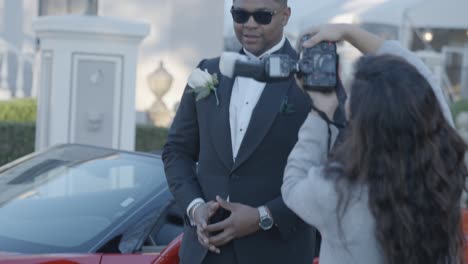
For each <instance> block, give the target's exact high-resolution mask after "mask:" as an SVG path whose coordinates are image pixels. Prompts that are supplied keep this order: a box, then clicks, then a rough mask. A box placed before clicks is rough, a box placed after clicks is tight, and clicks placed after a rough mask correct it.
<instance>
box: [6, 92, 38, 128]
mask: <svg viewBox="0 0 468 264" xmlns="http://www.w3.org/2000/svg"><path fill="white" fill-rule="evenodd" d="M36 112H37V103H36V100H35V99H30V98H25V99H14V100H8V101H0V121H11V122H35V121H36Z"/></svg>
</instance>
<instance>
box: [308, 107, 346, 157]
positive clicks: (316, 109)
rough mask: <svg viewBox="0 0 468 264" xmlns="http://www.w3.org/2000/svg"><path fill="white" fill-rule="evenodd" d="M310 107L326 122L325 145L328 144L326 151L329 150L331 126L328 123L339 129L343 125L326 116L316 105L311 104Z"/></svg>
mask: <svg viewBox="0 0 468 264" xmlns="http://www.w3.org/2000/svg"><path fill="white" fill-rule="evenodd" d="M312 109H313V110H314V111H315V112H317V114H318V115H319V116H320V118H322V119H323V120H324V121H325V122H327V129H328V139H327V146H328V151H330V148H331V138H332V133H331V128H330V125H334V126H336V127H337V128H338V129H339V130H340V131H341V129H342V128H344V125H342V124H339V123H337V122H334V121H332V120H330V118H328V116H327V114H325V113H324V112H323V111H322V110H319V109H318V108H317V107H315V105H314V104H312Z"/></svg>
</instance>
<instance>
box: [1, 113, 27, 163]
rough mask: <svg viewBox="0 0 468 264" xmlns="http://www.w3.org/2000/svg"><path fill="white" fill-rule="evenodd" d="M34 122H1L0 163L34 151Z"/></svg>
mask: <svg viewBox="0 0 468 264" xmlns="http://www.w3.org/2000/svg"><path fill="white" fill-rule="evenodd" d="M35 133H36V125H35V123H33V122H5V121H2V122H0V165H3V164H5V163H8V162H10V161H13V160H15V159H17V158H19V157H22V156H24V155H26V154H29V153H31V152H33V151H34V138H35Z"/></svg>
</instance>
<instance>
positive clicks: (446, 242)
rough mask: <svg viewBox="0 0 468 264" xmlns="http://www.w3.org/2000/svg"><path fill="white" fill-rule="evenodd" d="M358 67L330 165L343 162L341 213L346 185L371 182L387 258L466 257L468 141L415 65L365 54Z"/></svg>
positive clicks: (413, 261) (394, 262) (392, 262)
mask: <svg viewBox="0 0 468 264" xmlns="http://www.w3.org/2000/svg"><path fill="white" fill-rule="evenodd" d="M356 68H357V70H356V73H355V80H354V82H353V85H352V87H351V95H350V98H349V99H350V104H349V110H350V117H349V124H348V128H347V129H346V132H345V136H344V140H343V142H342V144H340V145H339V146H338V147H337V148H336V149H335V151H334V152H333V153H332V155H331V159H330V160H331V162H330V163H329V164H336V162H338V163H339V164H341V166H339V168H340V169H339V170H340V175H341V176H342V177H337V178H336V182H335V186H336V187H337V190H338V193H339V205H338V213H339V215H342V214H343V213H344V212H345V211H346V207H347V206H348V204H347V201H349V199H348V198H349V197H347V196H346V191H345V188H349V185H350V184H351V185H355V184H363V185H366V186H367V187H368V190H369V193H368V197H369V208H370V210H371V212H372V215H373V216H374V217H375V223H376V230H375V233H376V236H377V239H378V241H379V242H380V246H381V248H382V250H383V253H384V254H385V259H386V263H388V264H401V263H405V264H420V263H444V264H445V263H463V261H462V259H463V258H462V252H463V244H464V239H463V233H462V227H461V208H460V199H461V194H462V191H463V189H464V186H465V177H466V176H467V170H466V167H465V164H464V154H465V151H466V150H467V146H466V145H465V143H464V141H463V140H462V139H461V137H460V136H459V135H458V134H457V133H456V131H455V130H454V129H453V128H452V127H451V125H450V124H449V123H448V122H447V120H446V119H445V118H444V115H443V113H442V110H441V107H440V104H439V102H438V100H437V98H436V96H435V94H434V91H433V90H432V89H431V86H430V85H429V83H428V82H427V81H426V79H425V78H424V77H423V76H422V75H421V74H420V73H419V72H418V71H417V70H416V68H414V67H413V66H412V65H410V64H408V63H407V62H406V61H404V60H403V59H401V58H398V57H394V56H390V55H382V56H364V57H363V58H361V59H360V60H359V61H358V63H357V64H356ZM328 169H329V170H334V172H336V170H337V167H336V166H329V167H328ZM343 183H344V184H343Z"/></svg>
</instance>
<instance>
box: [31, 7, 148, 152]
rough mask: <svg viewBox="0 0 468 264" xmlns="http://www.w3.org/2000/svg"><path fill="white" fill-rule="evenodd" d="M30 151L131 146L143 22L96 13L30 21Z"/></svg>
mask: <svg viewBox="0 0 468 264" xmlns="http://www.w3.org/2000/svg"><path fill="white" fill-rule="evenodd" d="M33 27H34V30H35V32H36V35H37V37H38V38H39V39H40V51H39V54H38V55H39V56H38V57H39V58H40V59H39V60H40V62H39V65H40V66H39V68H40V70H39V73H38V74H39V76H38V81H37V82H36V83H37V85H38V86H39V87H38V88H37V91H38V116H37V126H36V150H43V149H45V148H47V147H49V146H52V145H55V144H60V143H81V144H88V145H97V146H103V147H110V148H116V149H125V150H133V149H134V142H135V80H136V67H137V54H138V46H139V44H140V42H141V40H142V39H143V38H144V37H146V36H147V35H148V33H149V26H148V25H147V24H141V23H134V22H129V21H124V20H119V19H114V18H106V17H97V16H55V17H54V16H50V17H41V18H39V19H37V21H35V23H34V25H33Z"/></svg>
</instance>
